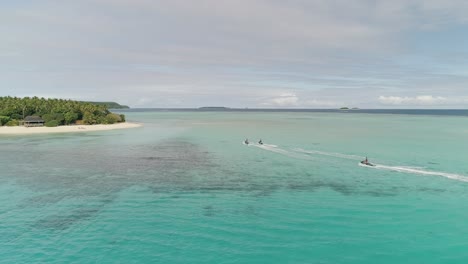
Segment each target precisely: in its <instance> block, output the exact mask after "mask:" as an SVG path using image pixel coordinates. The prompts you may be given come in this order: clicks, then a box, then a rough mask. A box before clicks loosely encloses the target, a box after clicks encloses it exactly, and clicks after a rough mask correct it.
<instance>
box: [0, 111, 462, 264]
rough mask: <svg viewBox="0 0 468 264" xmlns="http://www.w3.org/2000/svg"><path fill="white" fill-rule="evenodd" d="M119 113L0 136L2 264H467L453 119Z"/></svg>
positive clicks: (457, 126)
mask: <svg viewBox="0 0 468 264" xmlns="http://www.w3.org/2000/svg"><path fill="white" fill-rule="evenodd" d="M126 114H127V117H128V119H129V120H132V121H138V122H142V123H144V127H142V128H136V129H128V130H115V131H107V132H88V133H82V134H59V135H57V134H55V135H35V136H16V137H15V136H2V137H0V168H1V170H0V263H38V262H47V263H70V262H75V263H115V262H119V263H466V262H467V260H468V251H467V250H466V249H467V248H468V238H467V236H466V234H468V220H467V219H468V202H467V200H468V195H467V194H468V192H467V191H468V162H466V159H467V157H468V155H467V154H466V153H467V150H468V119H467V118H466V117H450V116H444V117H436V116H411V115H375V114H352V115H347V114H340V113H242V112H236V113H232V112H221V113H217V112H206V113H203V112H193V113H191V112H143V113H126ZM245 138H249V139H250V140H251V141H252V142H255V141H257V140H258V139H259V138H262V139H263V141H264V142H265V145H264V146H259V145H256V144H252V145H249V146H246V145H244V144H242V141H243V140H244V139H245ZM364 156H368V157H369V159H370V161H371V162H373V163H375V164H377V166H376V167H374V168H370V167H362V166H359V165H358V163H359V160H360V159H362V158H363V157H364Z"/></svg>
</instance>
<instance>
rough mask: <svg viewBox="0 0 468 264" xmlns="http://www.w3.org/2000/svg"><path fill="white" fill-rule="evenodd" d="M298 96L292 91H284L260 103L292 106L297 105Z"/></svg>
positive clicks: (274, 105)
mask: <svg viewBox="0 0 468 264" xmlns="http://www.w3.org/2000/svg"><path fill="white" fill-rule="evenodd" d="M298 102H299V97H297V95H296V94H294V93H284V94H281V95H280V96H278V97H274V98H271V99H268V100H267V101H266V102H264V103H262V105H263V106H273V107H294V106H298Z"/></svg>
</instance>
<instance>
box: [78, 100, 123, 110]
mask: <svg viewBox="0 0 468 264" xmlns="http://www.w3.org/2000/svg"><path fill="white" fill-rule="evenodd" d="M83 103H91V104H94V105H105V106H107V108H108V109H129V108H130V107H128V106H126V105H121V104H119V103H116V102H87V101H83Z"/></svg>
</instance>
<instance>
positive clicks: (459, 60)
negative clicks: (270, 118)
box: [0, 0, 468, 108]
mask: <svg viewBox="0 0 468 264" xmlns="http://www.w3.org/2000/svg"><path fill="white" fill-rule="evenodd" d="M466 14H468V1H464V0H392V1H379V0H362V1H345V0H341V1H339V0H327V1H323V0H320V1H317V0H232V1H231V0H197V1H188V0H184V1H182V0H167V1H162V0H73V1H72V0H56V1H51V0H43V1H33V0H23V1H13V0H11V1H8V0H0V96H6V95H10V96H21V97H23V96H40V97H58V98H67V99H77V100H95V101H97V100H103V101H116V102H119V103H122V104H127V105H130V106H131V107H158V108H168V107H176V108H177V107H201V106H226V107H241V108H244V107H249V108H337V107H342V106H348V107H359V108H467V107H468V45H467V43H468V34H467V32H468V16H467V15H466Z"/></svg>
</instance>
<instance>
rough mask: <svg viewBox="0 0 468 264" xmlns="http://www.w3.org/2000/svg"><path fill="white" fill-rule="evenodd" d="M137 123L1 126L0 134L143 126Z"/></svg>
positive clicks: (47, 132) (87, 130) (83, 130)
mask: <svg viewBox="0 0 468 264" xmlns="http://www.w3.org/2000/svg"><path fill="white" fill-rule="evenodd" d="M141 126H142V125H141V124H137V123H129V122H125V123H117V124H112V125H74V126H58V127H22V126H16V127H0V135H28V134H49V133H72V132H90V131H104V130H114V129H125V128H135V127H141Z"/></svg>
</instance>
